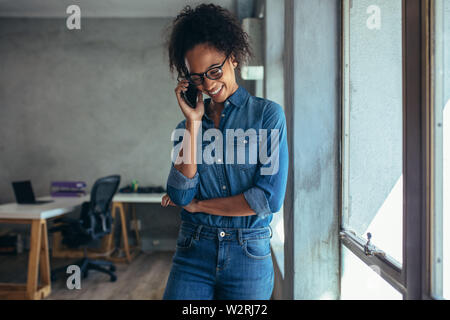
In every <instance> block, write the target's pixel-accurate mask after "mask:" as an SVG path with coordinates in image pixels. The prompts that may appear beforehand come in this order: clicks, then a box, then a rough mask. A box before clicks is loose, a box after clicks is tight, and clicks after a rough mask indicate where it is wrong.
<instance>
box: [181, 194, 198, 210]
mask: <svg viewBox="0 0 450 320" xmlns="http://www.w3.org/2000/svg"><path fill="white" fill-rule="evenodd" d="M197 203H198V200H197V199H195V198H194V199H192V201H191V202H190V203H189V204H188V205H186V206H184V207H183V209H185V210H186V211H189V212H190V213H193V212H198V208H197Z"/></svg>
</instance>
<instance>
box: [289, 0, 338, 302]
mask: <svg viewBox="0 0 450 320" xmlns="http://www.w3.org/2000/svg"><path fill="white" fill-rule="evenodd" d="M285 7H286V24H285V28H286V42H285V46H286V47H285V48H286V50H285V52H286V56H285V76H286V78H285V88H286V91H285V101H286V105H285V107H286V120H287V125H288V130H287V132H288V144H289V154H290V165H289V179H288V187H287V193H286V199H285V202H284V227H285V244H284V245H285V278H284V281H283V284H282V285H283V294H284V295H283V297H284V298H285V299H336V298H338V297H339V239H338V232H339V219H338V217H339V201H338V200H339V187H340V177H339V142H340V65H341V64H340V36H339V35H340V23H341V20H340V1H330V0H317V1H310V0H289V1H286V2H285Z"/></svg>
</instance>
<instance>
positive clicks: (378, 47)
mask: <svg viewBox="0 0 450 320" xmlns="http://www.w3.org/2000/svg"><path fill="white" fill-rule="evenodd" d="M343 14H344V43H343V46H344V65H343V72H344V93H343V99H344V100H343V119H342V120H343V126H342V128H343V129H342V133H343V137H342V150H343V154H342V187H343V190H342V225H341V227H342V230H343V232H344V235H345V234H347V235H349V238H347V239H348V240H351V241H356V242H358V243H359V247H360V251H363V250H364V245H366V244H367V243H368V239H369V238H368V233H370V235H371V239H370V243H369V244H370V245H373V246H367V247H366V248H370V249H372V250H375V251H374V252H375V255H376V256H377V257H379V258H380V259H381V260H383V261H386V263H387V264H388V265H390V266H392V268H393V269H394V270H393V272H386V274H393V273H394V274H398V273H399V272H400V269H401V265H402V261H403V251H402V248H403V176H402V169H403V153H402V151H403V125H402V122H403V98H402V97H403V91H402V86H403V83H402V1H401V0H378V1H373V0H358V1H351V0H346V1H344V11H343ZM350 235H351V236H350ZM345 243H346V242H345V241H344V242H343V244H344V248H343V250H342V251H343V252H347V251H348V250H347V248H345ZM350 247H352V246H349V248H350ZM349 257H350V255H349V254H345V255H343V259H342V263H343V265H342V267H343V271H344V272H343V273H342V279H341V287H342V292H341V295H342V297H345V296H354V295H353V294H352V292H351V289H350V288H357V287H358V284H359V283H361V278H360V277H358V276H355V277H348V276H346V275H348V272H347V273H346V272H345V269H347V270H359V271H360V272H359V271H358V274H361V275H363V274H372V273H373V272H371V273H365V272H366V271H364V268H362V267H360V266H357V265H354V264H355V263H356V262H357V261H358V259H356V258H349ZM344 265H345V267H344ZM378 266H380V265H378ZM367 268H368V267H367V266H366V269H367ZM380 268H381V269H383V265H381V267H380ZM369 271H370V269H369ZM393 279H395V276H394V277H393ZM396 280H399V278H397V279H396ZM379 281H380V282H383V281H384V280H383V279H382V278H380V279H379ZM386 285H387V286H388V287H389V285H388V284H386ZM370 288H371V287H370V286H369V287H367V288H366V289H367V290H370ZM391 288H392V287H391ZM394 291H395V290H394ZM366 294H367V296H376V293H375V292H373V293H372V294H371V293H367V292H366ZM361 297H363V296H361ZM389 297H393V298H398V295H396V294H392V295H389V296H386V297H385V298H386V299H388V298H389Z"/></svg>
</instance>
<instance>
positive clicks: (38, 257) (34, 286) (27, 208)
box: [0, 196, 89, 300]
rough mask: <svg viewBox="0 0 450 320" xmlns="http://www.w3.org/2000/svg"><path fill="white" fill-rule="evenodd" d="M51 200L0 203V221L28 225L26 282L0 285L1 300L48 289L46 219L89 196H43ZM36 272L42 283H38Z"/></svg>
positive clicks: (32, 295)
mask: <svg viewBox="0 0 450 320" xmlns="http://www.w3.org/2000/svg"><path fill="white" fill-rule="evenodd" d="M50 199H52V200H54V201H53V202H50V203H46V204H40V205H19V204H17V203H8V204H3V205H0V223H10V224H31V237H30V252H29V255H28V276H27V283H26V284H7V283H3V284H0V299H33V300H34V299H42V298H45V297H47V296H48V295H49V294H50V292H51V282H50V260H49V253H48V238H47V219H50V218H55V217H58V216H61V215H63V214H65V213H68V212H71V211H73V210H75V209H76V208H77V207H78V206H81V204H82V203H83V202H84V201H88V200H87V199H89V197H88V196H85V197H77V198H51V197H44V198H39V200H50ZM38 274H39V275H40V280H41V284H40V285H38Z"/></svg>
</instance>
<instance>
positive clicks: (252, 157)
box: [235, 137, 259, 172]
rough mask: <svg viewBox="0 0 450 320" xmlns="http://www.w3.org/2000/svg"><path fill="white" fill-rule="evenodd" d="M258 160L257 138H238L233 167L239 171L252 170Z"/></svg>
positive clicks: (254, 168)
mask: <svg viewBox="0 0 450 320" xmlns="http://www.w3.org/2000/svg"><path fill="white" fill-rule="evenodd" d="M258 162H259V161H258V138H257V139H249V137H242V138H240V142H239V143H237V146H236V164H235V167H236V168H237V169H238V170H240V171H245V172H247V171H250V172H254V171H255V170H256V168H257V166H258Z"/></svg>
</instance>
